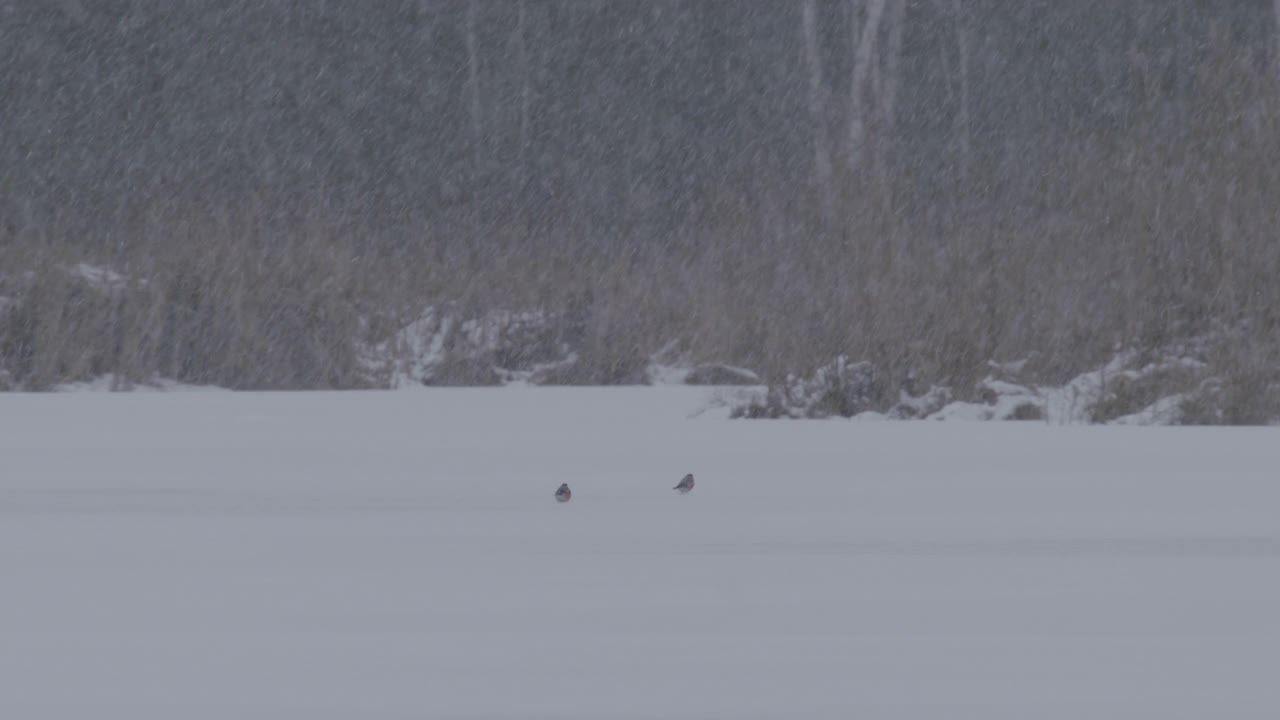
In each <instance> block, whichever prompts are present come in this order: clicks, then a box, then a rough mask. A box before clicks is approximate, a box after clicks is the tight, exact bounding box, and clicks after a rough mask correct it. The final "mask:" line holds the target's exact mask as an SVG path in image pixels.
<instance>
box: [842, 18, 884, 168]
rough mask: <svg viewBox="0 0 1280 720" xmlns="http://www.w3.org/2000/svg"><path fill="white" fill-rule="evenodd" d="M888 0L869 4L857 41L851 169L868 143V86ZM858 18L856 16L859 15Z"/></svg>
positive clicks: (851, 107)
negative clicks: (865, 19) (864, 144)
mask: <svg viewBox="0 0 1280 720" xmlns="http://www.w3.org/2000/svg"><path fill="white" fill-rule="evenodd" d="M884 6H885V0H867V21H866V23H865V24H864V25H863V26H862V33H861V35H860V37H858V38H855V40H856V41H857V44H856V45H855V46H854V56H853V73H852V75H851V76H850V78H849V165H850V167H851V168H856V167H857V166H858V164H859V162H860V160H861V158H862V144H863V143H864V142H865V141H866V134H867V118H866V104H867V103H866V98H865V97H864V96H865V94H866V85H867V77H868V75H869V73H870V71H871V65H872V63H874V62H875V61H876V53H875V49H876V37H877V36H878V35H879V33H880V21H881V20H882V19H883V18H884ZM855 14H856V13H855Z"/></svg>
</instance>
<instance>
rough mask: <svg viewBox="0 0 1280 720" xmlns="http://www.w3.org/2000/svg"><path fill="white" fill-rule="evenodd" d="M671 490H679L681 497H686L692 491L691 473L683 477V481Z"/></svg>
mask: <svg viewBox="0 0 1280 720" xmlns="http://www.w3.org/2000/svg"><path fill="white" fill-rule="evenodd" d="M671 489H672V490H679V491H680V494H681V495H687V494H688V493H689V491H690V490H692V489H693V473H689V474H688V475H685V476H684V479H683V480H681V481H680V482H679V483H677V484H676V486H675V487H673V488H671Z"/></svg>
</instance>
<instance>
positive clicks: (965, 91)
mask: <svg viewBox="0 0 1280 720" xmlns="http://www.w3.org/2000/svg"><path fill="white" fill-rule="evenodd" d="M963 1H964V0H952V3H951V5H952V8H953V10H954V12H955V25H956V49H957V51H958V54H959V59H960V70H959V72H960V110H959V113H957V116H956V125H957V126H958V127H957V130H958V132H959V138H958V140H959V145H960V182H961V183H962V184H963V185H966V186H967V185H968V182H969V165H970V156H971V139H970V124H971V123H970V120H969V23H968V22H967V20H966V17H965V11H964V5H963Z"/></svg>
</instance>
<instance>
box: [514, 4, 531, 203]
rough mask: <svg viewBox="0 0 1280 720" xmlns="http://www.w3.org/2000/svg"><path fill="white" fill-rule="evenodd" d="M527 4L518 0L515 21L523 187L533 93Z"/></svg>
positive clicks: (519, 156)
mask: <svg viewBox="0 0 1280 720" xmlns="http://www.w3.org/2000/svg"><path fill="white" fill-rule="evenodd" d="M527 4H528V3H527V2H526V0H520V6H519V14H518V15H517V20H516V62H518V63H520V137H519V138H518V141H519V143H520V147H519V148H517V158H518V160H517V162H518V163H519V166H520V167H519V172H520V182H521V185H522V186H523V184H524V181H525V179H526V178H527V177H528V168H527V167H525V163H526V162H527V155H528V147H529V110H530V107H531V105H532V102H533V91H532V88H531V87H530V85H529V74H530V68H529V50H528V46H527V45H526V42H527V40H526V39H525V26H526V24H527V17H526V16H527V14H528V9H527V7H526V6H527Z"/></svg>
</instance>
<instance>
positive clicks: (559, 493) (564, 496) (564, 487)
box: [556, 483, 573, 502]
mask: <svg viewBox="0 0 1280 720" xmlns="http://www.w3.org/2000/svg"><path fill="white" fill-rule="evenodd" d="M571 497H573V492H571V491H570V490H569V483H561V484H560V489H558V490H556V502H569V498H571Z"/></svg>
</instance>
